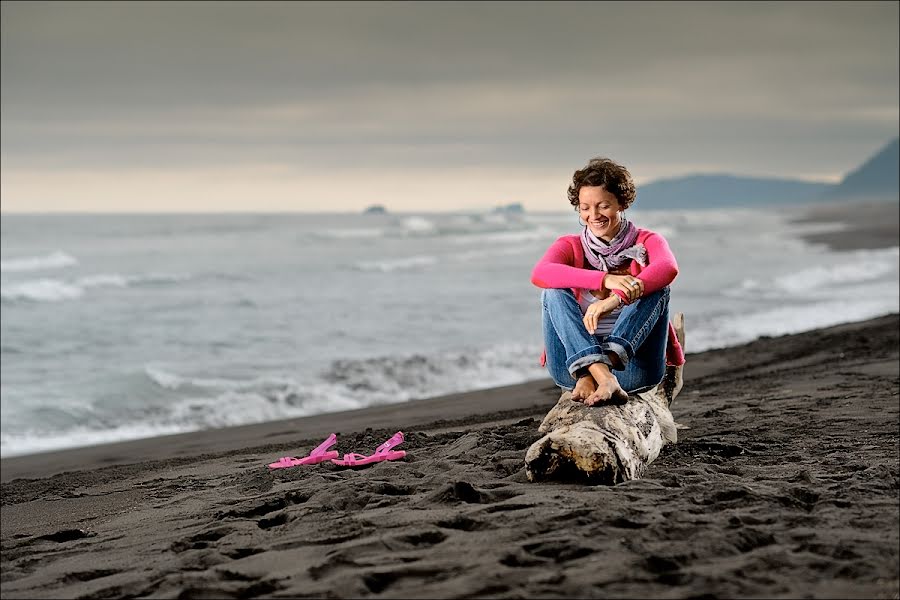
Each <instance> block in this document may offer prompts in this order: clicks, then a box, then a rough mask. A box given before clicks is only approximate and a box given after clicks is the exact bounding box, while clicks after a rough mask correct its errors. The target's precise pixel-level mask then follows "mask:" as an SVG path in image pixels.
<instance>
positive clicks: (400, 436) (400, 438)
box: [375, 431, 403, 454]
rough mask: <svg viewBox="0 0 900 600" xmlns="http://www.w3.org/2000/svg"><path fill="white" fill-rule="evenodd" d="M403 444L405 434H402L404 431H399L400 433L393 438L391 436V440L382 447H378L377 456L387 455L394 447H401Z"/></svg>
mask: <svg viewBox="0 0 900 600" xmlns="http://www.w3.org/2000/svg"><path fill="white" fill-rule="evenodd" d="M402 443H403V432H402V431H398V432H397V433H395V434H394V435H393V436H391V439H389V440H388V441H386V442H385V443H383V444H382V445H380V446H378V447H377V448H376V449H375V454H386V453H387V452H389V451H390V450H391V449H392V448H393V447H395V446H399V445H400V444H402Z"/></svg>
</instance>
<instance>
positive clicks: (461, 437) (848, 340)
mask: <svg viewBox="0 0 900 600" xmlns="http://www.w3.org/2000/svg"><path fill="white" fill-rule="evenodd" d="M835 235H836V236H837V237H836V238H834V240H837V241H836V242H835V243H839V242H840V241H841V240H843V239H844V237H845V236H844V235H843V234H835ZM834 240H833V241H834ZM893 240H894V244H886V245H896V230H895V234H894V238H893ZM686 327H687V348H688V350H690V328H691V323H690V321H689V320H688V322H687V324H686ZM898 330H900V316H898V315H896V314H894V315H887V316H884V317H880V318H876V319H872V320H869V321H866V322H862V323H852V324H846V325H840V326H837V327H831V328H828V329H823V330H817V331H812V332H807V333H803V334H799V335H791V336H782V337H776V338H765V339H760V340H756V341H754V342H752V343H750V344H746V345H743V346H739V347H734V348H728V349H722V350H714V351H709V352H704V353H695V354H689V355H688V362H687V365H686V368H685V387H684V389H683V390H682V392H681V395H680V396H679V397H678V399H677V400H676V402H675V404H674V405H673V406H672V412H673V414H674V416H675V419H676V421H678V422H679V423H681V424H683V425H684V426H686V428H685V429H681V430H680V431H679V442H678V444H677V445H674V446H669V447H667V448H666V449H664V451H663V453H662V454H661V455H660V457H659V458H658V459H657V460H656V461H655V462H654V463H653V464H652V465H651V466H650V469H649V473H648V476H647V477H646V478H644V479H642V480H639V481H633V482H627V483H624V484H620V485H617V486H612V487H609V486H585V485H581V484H578V483H559V482H550V483H540V484H535V483H529V482H528V481H527V479H526V477H525V470H524V462H523V458H524V453H525V450H526V449H527V448H528V446H529V445H530V444H531V443H532V442H533V441H535V440H536V439H538V437H540V436H539V434H538V432H537V426H538V424H539V422H540V419H541V418H542V417H543V415H544V414H545V413H546V412H547V410H549V408H551V407H552V405H553V404H554V403H555V401H556V399H557V397H558V395H559V394H558V391H557V390H556V389H554V387H553V386H552V385H551V383H550V381H549V380H546V381H538V382H532V383H527V384H522V385H517V386H509V387H505V388H497V389H492V390H486V391H479V392H472V393H468V394H458V395H453V396H447V397H444V398H435V399H431V400H425V401H418V402H413V403H409V404H404V405H393V406H380V407H374V408H370V409H365V410H361V411H353V412H351V413H340V414H333V415H321V416H318V417H312V418H307V419H300V420H295V421H283V422H278V423H269V424H263V425H256V426H248V427H241V428H233V429H227V430H219V431H212V432H205V433H196V434H187V435H181V436H171V437H168V438H158V439H155V440H144V441H138V442H129V443H122V444H115V445H109V446H101V447H96V448H86V449H79V450H73V451H65V452H56V453H51V454H44V455H35V456H28V457H21V458H11V459H4V460H3V461H2V478H3V483H2V488H0V489H2V536H0V543H2V576H0V585H2V596H3V598H119V597H154V598H254V597H273V598H277V597H284V598H288V597H293V598H296V597H326V598H328V597H336V598H337V597H341V598H346V597H385V598H396V597H416V598H420V597H421V598H438V597H440V598H443V597H448V598H450V597H452V598H467V597H492V598H530V597H553V598H559V597H566V598H577V597H617V598H625V597H627V598H698V597H709V598H713V597H716V598H734V597H742V598H749V597H765V598H773V597H784V598H799V597H811V598H897V597H898V592H900V567H898V560H900V551H898V544H900V500H898V493H900V445H898V444H900V421H898V419H900V331H898ZM397 430H402V431H404V432H405V434H406V442H405V443H404V444H403V445H402V446H400V448H401V449H406V450H407V451H408V454H407V456H406V458H405V459H404V460H401V461H397V462H385V463H380V464H376V465H373V466H370V467H367V468H362V469H357V470H349V469H342V468H339V467H336V466H334V465H330V464H321V465H316V466H301V467H295V468H292V469H285V470H280V471H274V472H272V471H269V470H268V469H267V468H266V466H265V465H266V464H267V463H269V462H272V461H274V460H276V459H277V458H279V457H280V456H284V455H288V454H290V455H302V454H305V453H306V452H308V451H309V450H310V449H311V448H313V447H314V446H315V445H317V444H318V443H319V442H320V441H321V440H322V439H324V438H325V437H326V436H327V435H328V434H329V433H332V432H335V433H337V434H338V445H337V447H336V449H337V450H338V451H340V452H365V453H369V452H371V451H372V450H373V449H374V448H375V447H376V446H377V445H378V444H380V443H381V442H382V441H384V440H385V439H387V438H388V437H390V436H391V435H392V434H393V433H394V432H395V431H397Z"/></svg>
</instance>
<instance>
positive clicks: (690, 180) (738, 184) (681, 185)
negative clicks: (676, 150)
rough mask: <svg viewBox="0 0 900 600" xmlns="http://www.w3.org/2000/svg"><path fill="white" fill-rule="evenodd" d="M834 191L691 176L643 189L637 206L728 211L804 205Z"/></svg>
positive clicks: (827, 186) (803, 184) (755, 179)
mask: <svg viewBox="0 0 900 600" xmlns="http://www.w3.org/2000/svg"><path fill="white" fill-rule="evenodd" d="M832 187H834V184H830V183H811V182H808V181H800V180H795V179H775V178H763V177H737V176H734V175H688V176H686V177H677V178H673V179H661V180H658V181H654V182H652V183H648V184H646V185H643V186H639V187H638V190H637V202H638V203H639V205H640V207H641V208H674V207H679V208H728V207H734V206H751V205H756V204H783V203H786V202H790V203H801V202H809V201H811V200H813V199H815V198H817V197H818V196H820V195H821V194H823V193H825V192H826V191H827V190H828V189H830V188H832Z"/></svg>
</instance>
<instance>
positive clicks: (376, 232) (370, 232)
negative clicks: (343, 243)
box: [309, 227, 387, 240]
mask: <svg viewBox="0 0 900 600" xmlns="http://www.w3.org/2000/svg"><path fill="white" fill-rule="evenodd" d="M309 235H310V236H311V237H313V238H318V239H326V240H358V239H373V238H382V237H385V236H386V235H387V231H386V230H385V229H383V228H380V227H348V228H346V229H335V228H332V229H322V230H320V231H312V232H310V234H309Z"/></svg>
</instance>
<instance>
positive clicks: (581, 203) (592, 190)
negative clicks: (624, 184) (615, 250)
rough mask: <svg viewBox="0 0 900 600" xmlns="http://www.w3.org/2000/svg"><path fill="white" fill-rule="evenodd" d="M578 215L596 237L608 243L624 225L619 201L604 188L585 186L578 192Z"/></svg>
mask: <svg viewBox="0 0 900 600" xmlns="http://www.w3.org/2000/svg"><path fill="white" fill-rule="evenodd" d="M578 214H579V215H580V216H581V220H582V221H584V222H585V223H587V226H588V228H590V230H591V232H592V233H593V234H594V235H596V236H597V237H599V238H602V239H604V240H606V241H607V242H608V241H611V240H612V239H613V238H614V237H615V235H616V233H618V232H619V226H620V225H621V224H622V213H621V207H620V206H619V200H618V199H617V198H616V197H615V196H614V195H613V194H611V193H610V192H607V191H606V189H604V188H603V187H602V186H584V187H583V188H581V189H580V190H579V191H578Z"/></svg>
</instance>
